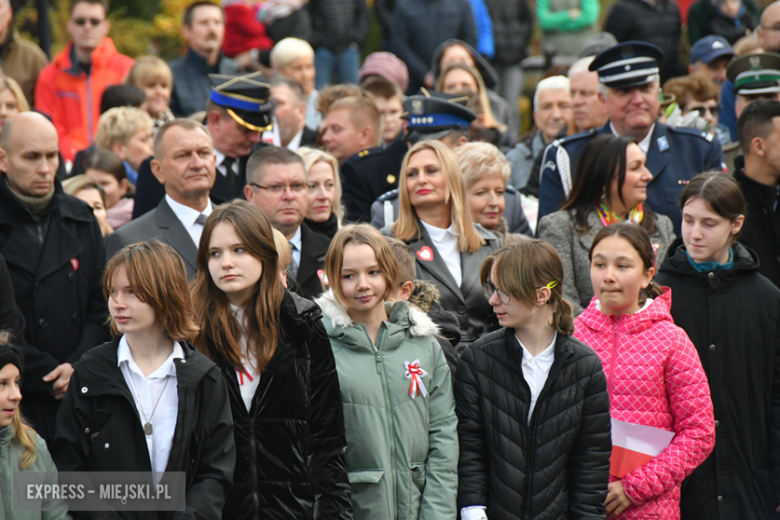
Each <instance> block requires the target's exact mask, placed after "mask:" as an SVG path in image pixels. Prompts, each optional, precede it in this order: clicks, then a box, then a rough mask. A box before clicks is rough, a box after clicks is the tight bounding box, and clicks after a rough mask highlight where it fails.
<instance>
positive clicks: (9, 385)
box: [0, 331, 70, 520]
mask: <svg viewBox="0 0 780 520" xmlns="http://www.w3.org/2000/svg"><path fill="white" fill-rule="evenodd" d="M21 373H22V360H21V356H20V354H19V350H18V349H17V348H16V347H14V346H12V345H10V344H8V333H6V332H2V331H0V520H40V519H43V520H65V519H69V518H70V516H69V515H68V513H67V512H66V509H65V505H64V504H62V507H61V508H60V507H58V508H57V509H58V510H52V511H41V510H37V511H35V510H25V511H22V510H14V508H13V496H12V486H13V476H14V474H15V473H18V472H20V471H25V472H27V471H32V472H43V473H45V474H46V477H47V478H48V479H50V481H49V482H46V483H47V484H54V483H55V481H56V474H57V468H56V467H55V466H54V462H53V461H52V460H51V455H49V450H48V449H46V442H45V441H44V440H43V439H42V438H41V437H39V436H38V434H37V433H35V430H33V429H32V428H30V426H28V425H27V423H26V422H25V420H24V419H23V418H22V415H21V412H20V411H19V403H20V402H21V400H22V393H21V391H20V390H19V388H20V384H19V383H20V378H21ZM43 505H44V503H41V507H43Z"/></svg>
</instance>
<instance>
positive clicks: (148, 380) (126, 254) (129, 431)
mask: <svg viewBox="0 0 780 520" xmlns="http://www.w3.org/2000/svg"><path fill="white" fill-rule="evenodd" d="M104 280H105V281H104V293H105V296H106V298H107V299H108V306H109V311H110V312H111V330H112V333H113V334H114V335H115V337H114V339H113V340H112V341H110V342H108V343H105V344H103V345H101V346H99V347H96V348H93V349H92V350H90V351H89V352H87V353H86V354H84V356H83V357H82V358H81V360H80V361H79V362H77V363H76V364H75V365H74V367H73V368H74V372H73V375H72V376H71V379H70V385H69V386H68V391H67V393H66V395H65V398H64V399H63V403H62V407H61V408H60V413H59V415H58V417H57V434H56V437H55V439H54V443H53V444H52V448H51V454H52V458H53V459H54V462H55V464H56V465H57V468H58V469H59V471H89V472H93V471H110V472H131V471H132V472H148V473H151V472H154V475H153V477H152V479H151V480H153V482H154V484H158V483H159V484H165V483H166V482H169V480H168V479H170V478H175V475H173V476H172V475H170V473H171V472H185V475H186V479H185V480H186V484H185V486H186V487H185V490H186V495H185V500H184V503H185V504H184V505H185V510H184V511H169V512H165V511H124V510H122V505H119V504H115V505H114V507H118V508H119V511H121V512H111V513H108V512H76V511H72V515H73V516H74V518H77V519H78V518H101V519H104V518H112V519H113V518H128V519H163V518H173V519H189V518H220V515H221V510H222V504H223V503H224V502H225V497H226V496H227V494H228V491H229V489H230V485H231V483H232V477H233V467H234V465H235V457H236V450H235V445H234V443H233V419H232V417H231V415H230V408H229V407H228V395H227V387H226V385H225V379H224V377H223V375H222V371H221V370H220V369H219V368H218V367H217V366H216V365H215V364H214V363H212V362H211V361H209V360H208V359H207V358H206V357H205V356H204V355H203V354H201V353H200V352H198V351H197V350H195V348H194V347H193V346H192V345H190V344H189V343H187V342H186V341H184V340H185V339H186V338H189V337H191V336H192V335H193V334H194V332H195V331H196V330H197V327H196V326H195V324H194V323H193V321H192V316H193V309H192V300H191V299H190V293H189V286H188V284H187V274H186V270H185V268H184V262H183V261H182V259H181V257H179V255H178V253H176V251H175V250H174V249H173V248H172V247H170V246H168V245H165V244H161V243H159V242H141V243H138V244H133V245H131V246H128V247H126V248H124V249H123V250H121V251H120V252H119V253H117V255H116V256H115V257H114V258H113V259H112V260H111V261H110V262H109V264H108V266H107V267H106V274H105V278H104ZM102 483H105V482H102ZM146 483H147V484H148V483H150V482H146ZM153 489H154V488H153ZM170 489H171V490H173V489H175V487H174V486H170ZM172 498H174V499H175V498H176V497H175V496H173V495H172ZM107 510H110V508H109V507H107Z"/></svg>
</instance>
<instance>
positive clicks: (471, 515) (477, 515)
mask: <svg viewBox="0 0 780 520" xmlns="http://www.w3.org/2000/svg"><path fill="white" fill-rule="evenodd" d="M460 518H461V520H480V519H485V520H487V509H485V506H467V507H464V508H461V510H460Z"/></svg>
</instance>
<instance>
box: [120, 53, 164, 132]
mask: <svg viewBox="0 0 780 520" xmlns="http://www.w3.org/2000/svg"><path fill="white" fill-rule="evenodd" d="M125 83H127V84H128V85H133V86H135V87H138V88H140V89H141V90H143V91H144V94H146V105H145V106H146V112H147V113H148V114H149V115H150V116H151V117H152V119H153V120H154V129H155V130H157V129H158V128H159V127H161V126H162V125H164V124H165V122H166V121H170V120H171V119H174V118H175V116H174V115H173V112H171V109H170V104H171V93H172V92H173V74H172V73H171V69H170V68H169V67H168V64H167V63H165V62H164V61H163V60H161V59H160V58H158V57H157V56H141V57H139V58H136V59H135V63H134V64H133V68H131V69H130V72H128V73H127V78H126V79H125Z"/></svg>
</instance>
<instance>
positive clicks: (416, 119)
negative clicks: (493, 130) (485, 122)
mask: <svg viewBox="0 0 780 520" xmlns="http://www.w3.org/2000/svg"><path fill="white" fill-rule="evenodd" d="M465 100H466V98H464V97H457V96H450V95H448V94H444V93H443V92H430V93H429V92H428V91H423V93H422V94H416V95H414V96H409V97H408V98H406V99H405V100H404V114H403V115H402V116H401V117H403V118H404V119H407V120H408V121H409V124H408V125H407V134H406V137H405V140H406V141H407V142H410V143H416V142H417V141H420V140H421V139H423V138H425V139H441V138H442V137H444V136H445V135H447V134H449V133H450V132H452V131H453V130H455V129H456V128H468V127H469V124H470V123H471V122H472V121H474V120H475V119H476V118H477V115H476V114H475V113H474V112H472V111H471V110H469V109H468V108H466V107H465V106H464V105H462V104H460V103H458V101H464V102H465Z"/></svg>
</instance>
